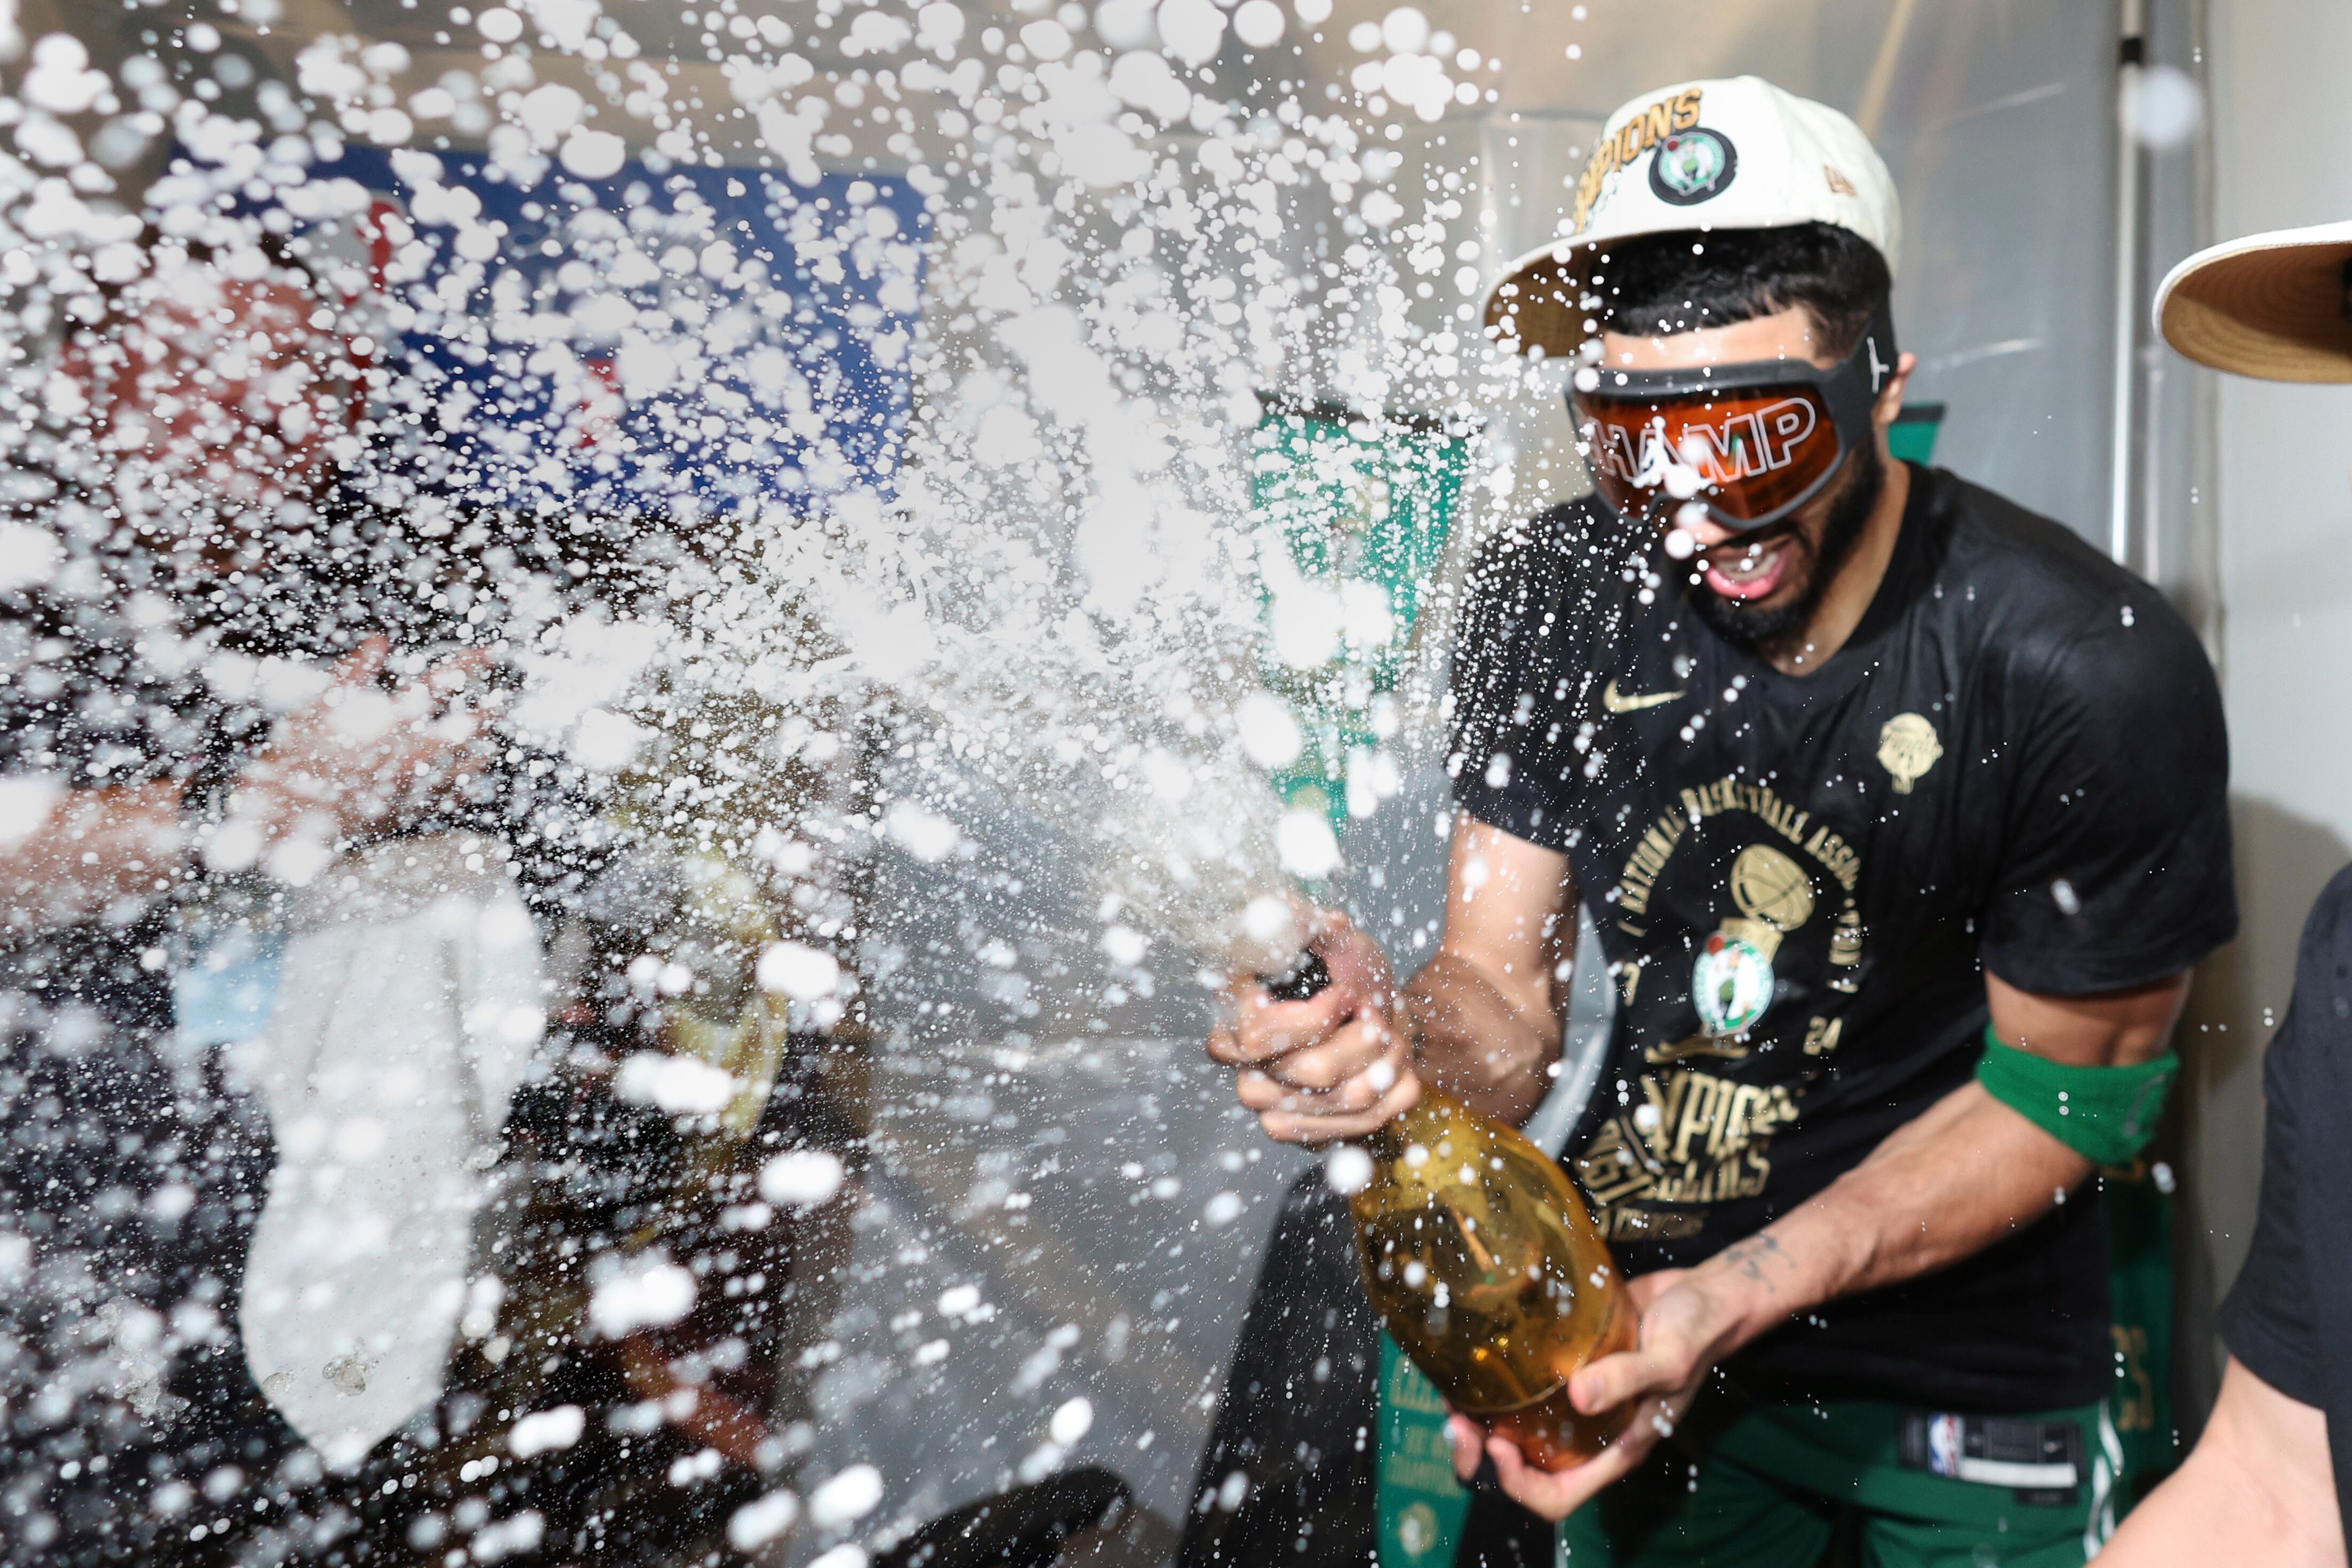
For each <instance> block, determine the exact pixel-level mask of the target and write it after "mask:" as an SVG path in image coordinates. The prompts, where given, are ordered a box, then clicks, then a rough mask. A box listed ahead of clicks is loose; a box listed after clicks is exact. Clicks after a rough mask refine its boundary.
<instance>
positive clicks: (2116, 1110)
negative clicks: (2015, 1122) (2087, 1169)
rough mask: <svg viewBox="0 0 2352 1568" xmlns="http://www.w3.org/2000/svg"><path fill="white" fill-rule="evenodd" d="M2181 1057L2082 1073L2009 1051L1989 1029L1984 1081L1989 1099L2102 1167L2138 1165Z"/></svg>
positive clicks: (1980, 1076) (1980, 1068) (1980, 1071)
mask: <svg viewBox="0 0 2352 1568" xmlns="http://www.w3.org/2000/svg"><path fill="white" fill-rule="evenodd" d="M2179 1073H2180V1057H2179V1053H2178V1052H2175V1051H2167V1052H2165V1053H2164V1055H2162V1056H2160V1057H2158V1058H2156V1059H2155V1060H2153V1061H2146V1062H2141V1063H2139V1064H2137V1066H2133V1067H2114V1068H2078V1067H2068V1066H2066V1065H2064V1064H2063V1063H2061V1062H2053V1061H2051V1060H2049V1059H2047V1058H2042V1057H2037V1056H2035V1055H2034V1054H2033V1053H2032V1052H2031V1051H2021V1050H2019V1049H2017V1048H2016V1047H2013V1046H2005V1045H2003V1044H2001V1041H2000V1036H1998V1035H1996V1034H1994V1033H1993V1032H1992V1026H1991V1025H1990V1024H1987V1025H1986V1026H1985V1053H1984V1059H1983V1060H1981V1061H1979V1063H1977V1081H1978V1082H1979V1083H1981V1084H1983V1085H1984V1086H1985V1092H1986V1093H1988V1094H1990V1095H1991V1096H1992V1097H1993V1098H1994V1099H1995V1100H2000V1102H2001V1103H2002V1104H2003V1105H2006V1106H2008V1107H2009V1108H2010V1109H2011V1110H2014V1111H2016V1112H2017V1113H2018V1114H2019V1115H2020V1116H2022V1117H2024V1118H2025V1119H2026V1120H2027V1121H2031V1122H2032V1123H2033V1125H2035V1126H2036V1127H2039V1128H2041V1129H2042V1131H2044V1132H2047V1133H2049V1134H2050V1136H2052V1137H2053V1138H2055V1139H2057V1140H2058V1142H2061V1143H2063V1144H2065V1145H2066V1147H2068V1148H2069V1149H2072V1150H2074V1152H2076V1153H2077V1154H2080V1155H2082V1156H2083V1157H2084V1159H2086V1160H2089V1161H2090V1162H2091V1163H2093V1164H2095V1165H2120V1164H2124V1163H2126V1162H2128V1161H2130V1160H2133V1159H2136V1158H2137V1156H2138V1154H2139V1152H2140V1151H2141V1150H2143V1149H2145V1148H2147V1142H2148V1140H2149V1139H2151V1138H2153V1137H2155V1136H2156V1123H2157V1120H2158V1118H2159V1117H2161V1116H2162V1115H2163V1114H2164V1100H2165V1096H2166V1095H2168V1093H2170V1092H2171V1089H2172V1080H2173V1079H2175V1078H2177V1077H2179Z"/></svg>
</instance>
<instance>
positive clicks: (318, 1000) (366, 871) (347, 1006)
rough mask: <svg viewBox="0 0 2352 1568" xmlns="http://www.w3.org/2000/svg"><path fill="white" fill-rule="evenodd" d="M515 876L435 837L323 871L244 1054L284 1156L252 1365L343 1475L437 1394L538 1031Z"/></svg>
mask: <svg viewBox="0 0 2352 1568" xmlns="http://www.w3.org/2000/svg"><path fill="white" fill-rule="evenodd" d="M503 859H504V854H503V851H502V850H501V849H500V848H499V846H497V845H496V844H495V843H493V842H489V841H486V840H483V839H481V838H478V837H474V836H471V835H465V836H460V835H457V834H439V835H433V836H430V837H421V838H404V839H395V840H393V841H390V842H388V843H383V844H379V845H375V846H373V847H369V848H367V849H365V850H362V851H360V852H357V853H354V854H352V855H351V856H348V857H346V858H343V859H342V860H341V861H339V862H337V863H336V864H334V865H332V866H330V867H329V868H327V869H326V870H325V871H324V872H323V873H322V874H321V875H320V876H319V877H318V878H317V879H316V880H314V881H313V882H312V883H311V884H310V887H309V888H308V889H305V890H304V891H303V892H302V893H300V894H299V895H297V897H296V899H295V903H294V908H293V910H292V911H291V919H290V921H289V928H290V930H289V937H288V940H287V943H286V949H285V956H284V959H283V961H282V963H281V965H280V968H279V972H278V994H277V999H276V1002H275V1005H274V1006H273V1008H272V1010H271V1014H270V1019H269V1027H268V1031H267V1032H266V1033H265V1034H264V1035H263V1036H262V1037H260V1038H259V1039H258V1040H256V1041H253V1042H250V1043H248V1044H247V1045H246V1046H244V1047H239V1049H238V1058H237V1059H238V1064H239V1066H240V1067H241V1068H242V1069H243V1071H244V1073H245V1075H246V1077H247V1080H248V1081H249V1082H250V1083H251V1084H252V1086H253V1088H254V1089H255V1090H256V1092H257V1094H258V1095H259V1096H260V1098H261V1100H262V1102H263V1103H264V1104H265V1105H266V1106H267V1107H268V1112H269V1120H270V1125H271V1128H272V1130H273V1131H274V1132H275V1133H276V1136H277V1141H278V1164H277V1168H276V1170H275V1171H274V1172H273V1173H271V1175H270V1181H269V1196H268V1204H267V1205H266V1206H265V1207H264V1208H263V1210H262V1214H261V1220H260V1223H259V1225H258V1226H257V1227H256V1230H255V1233H254V1239H253V1252H252V1256H251V1258H250V1259H249V1260H248V1261H247V1265H246V1272H245V1290H244V1304H243V1310H242V1313H241V1318H240V1325H241V1327H242V1329H243V1331H244V1336H245V1352H246V1359H247V1363H248V1364H249V1365H250V1366H251V1368H252V1371H253V1376H254V1380H255V1382H257V1383H258V1384H260V1385H261V1388H262V1391H263V1392H264V1393H265V1394H268V1397H269V1400H270V1403H272V1404H273V1405H276V1406H277V1407H278V1410H279V1411H280V1412H281V1413H282V1414H283V1415H285V1416H286V1418H287V1420H288V1421H289V1422H290V1423H291V1424H292V1425H293V1426H294V1429H295V1430H296V1431H298V1432H299V1433H300V1434H301V1435H302V1436H303V1437H304V1438H305V1439H306V1440H307V1441H309V1442H310V1444H311V1445H312V1446H314V1447H316V1448H317V1449H318V1450H319V1452H320V1456H321V1458H324V1459H325V1461H326V1462H327V1463H328V1464H329V1465H330V1466H331V1467H334V1468H338V1469H345V1468H351V1467H353V1466H356V1465H357V1464H358V1463H359V1461H360V1460H361V1458H363V1457H364V1456H365V1455H366V1453H367V1451H368V1450H369V1449H370V1448H371V1447H374V1446H375V1444H376V1443H378V1442H379V1441H381V1440H382V1439H383V1438H384V1437H385V1436H389V1435H390V1434H391V1433H393V1432H394V1431H395V1430H397V1429H398V1428H399V1426H401V1425H402V1424H403V1423H404V1422H405V1421H407V1420H408V1419H409V1418H410V1417H411V1416H413V1415H415V1414H416V1413H417V1412H419V1411H420V1410H423V1409H425V1407H426V1406H427V1405H430V1404H432V1402H433V1401H434V1399H435V1398H436V1397H437V1396H438V1394H440V1391H441V1381H442V1376H443V1373H444V1370H445V1367H446V1363H447V1359H448V1354H449V1349H450V1343H451V1337H452V1334H453V1332H454V1331H455V1330H456V1328H457V1321H458V1315H459V1312H460V1310H462V1308H463V1307H464V1304H465V1300H466V1295H467V1271H468V1269H469V1268H470V1266H471V1264H472V1261H473V1223H474V1216H475V1212H476V1210H477V1209H478V1208H479V1206H480V1205H481V1202H482V1199H483V1195H484V1193H485V1191H486V1188H487V1184H488V1174H487V1173H488V1170H489V1168H490V1166H491V1165H492V1164H494V1163H496V1161H497V1159H498V1151H499V1128H500V1126H501V1124H502V1123H503V1122H504V1121H505V1120H506V1113H507V1105H508V1101H509V1100H510V1099H511V1098H512V1096H513V1093H514V1089H515V1086H516V1085H517V1084H518V1083H520V1081H521V1079H522V1076H523V1073H524V1070H525V1068H527V1067H528V1065H529V1063H530V1054H531V1051H532V1049H533V1047H535V1046H536V1044H537V1042H538V1040H539V1037H540V1035H541V1031H542V1029H543V1027H544V1024H545V1012H544V992H545V985H544V979H543V972H542V964H541V953H540V949H539V942H538V939H537V935H536V933H535V932H534V931H533V930H532V927H531V921H530V913H529V911H528V910H525V909H524V907H523V903H522V900H521V899H520V897H519V896H518V895H517V893H516V891H515V889H514V886H513V884H512V883H511V882H510V881H509V879H508V878H507V877H506V875H505V874H504V870H503V866H502V861H503Z"/></svg>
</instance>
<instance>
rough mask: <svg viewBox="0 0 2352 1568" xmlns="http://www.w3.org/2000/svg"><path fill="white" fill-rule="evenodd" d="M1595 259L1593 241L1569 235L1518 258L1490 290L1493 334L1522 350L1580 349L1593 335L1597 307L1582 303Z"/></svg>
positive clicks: (1489, 314)
mask: <svg viewBox="0 0 2352 1568" xmlns="http://www.w3.org/2000/svg"><path fill="white" fill-rule="evenodd" d="M1591 259H1592V258H1591V247H1590V246H1587V245H1581V244H1580V243H1579V242H1577V241H1574V240H1565V239H1564V240H1559V241H1557V242H1555V243H1554V244H1551V245H1546V246H1539V247H1537V248H1536V249H1534V250H1530V251H1528V253H1527V254H1526V255H1525V256H1522V257H1520V258H1517V260H1515V261H1513V262H1512V263H1511V264H1510V266H1509V267H1508V268H1506V269H1505V270H1504V273H1503V277H1502V280H1501V281H1500V282H1498V283H1496V285H1495V286H1494V288H1493V289H1491V290H1489V291H1488V293H1487V295H1486V311H1485V316H1486V329H1487V332H1488V335H1489V336H1492V337H1495V338H1496V340H1497V341H1498V342H1499V343H1500V346H1502V347H1503V348H1505V349H1507V350H1510V351H1513V352H1516V353H1527V352H1528V350H1529V349H1541V350H1542V351H1543V352H1544V353H1547V354H1564V353H1573V352H1575V350H1576V347H1577V345H1578V344H1580V343H1581V342H1584V340H1585V339H1586V338H1588V337H1590V336H1591V335H1592V334H1591V333H1590V332H1588V331H1585V330H1584V321H1585V318H1586V317H1587V316H1588V315H1589V314H1591V312H1589V311H1587V310H1585V309H1584V308H1583V307H1582V306H1581V305H1580V304H1578V303H1577V300H1578V299H1579V297H1580V296H1581V295H1582V294H1583V292H1584V273H1585V269H1586V268H1588V267H1590V266H1591Z"/></svg>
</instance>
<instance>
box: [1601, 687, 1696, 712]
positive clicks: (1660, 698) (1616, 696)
mask: <svg viewBox="0 0 2352 1568" xmlns="http://www.w3.org/2000/svg"><path fill="white" fill-rule="evenodd" d="M1684 690H1685V691H1687V690H1688V688H1687V687H1685V689H1684ZM1683 694H1684V692H1683V691H1649V692H1644V693H1643V694H1642V695H1641V696H1639V697H1628V696H1626V695H1625V694H1624V693H1623V692H1622V691H1620V690H1618V689H1617V683H1616V682H1615V681H1613V680H1612V681H1611V682H1610V683H1609V684H1608V685H1607V686H1605V687H1603V688H1601V706H1602V707H1603V708H1606V709H1608V710H1609V711H1611V712H1612V713H1639V712H1640V711H1641V710H1643V709H1644V708H1655V707H1658V706H1659V705H1660V704H1662V703H1666V702H1672V701H1673V700H1675V698H1677V697H1680V696H1682V695H1683Z"/></svg>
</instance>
